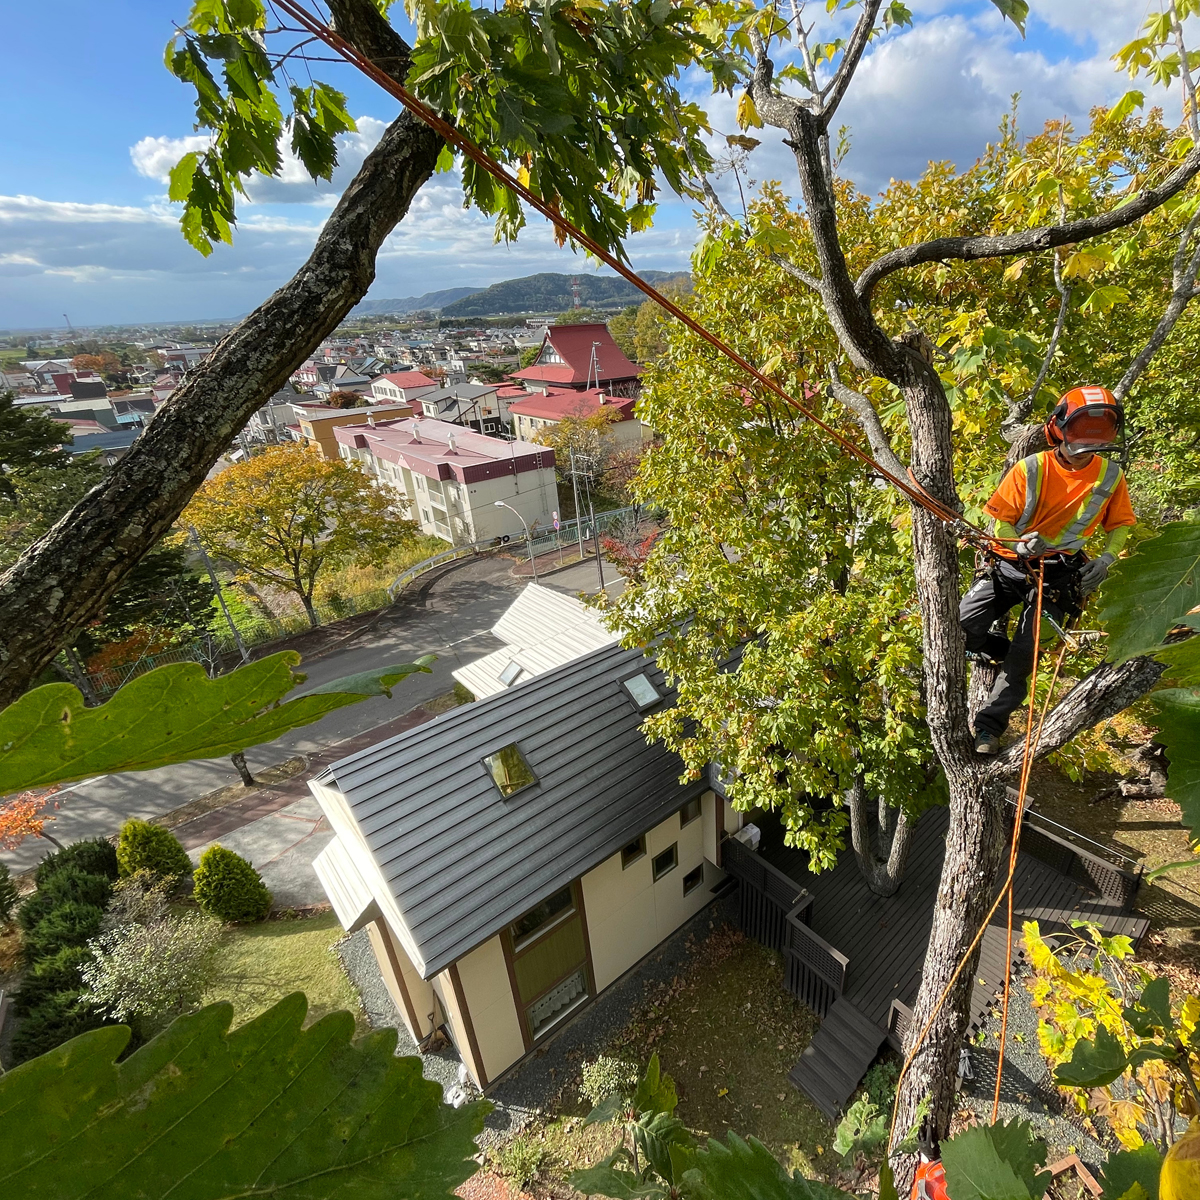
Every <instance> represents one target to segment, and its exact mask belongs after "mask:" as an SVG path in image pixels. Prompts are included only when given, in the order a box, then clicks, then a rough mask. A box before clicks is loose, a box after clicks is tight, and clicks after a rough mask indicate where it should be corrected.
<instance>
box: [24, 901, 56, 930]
mask: <svg viewBox="0 0 1200 1200" xmlns="http://www.w3.org/2000/svg"><path fill="white" fill-rule="evenodd" d="M59 903H60V901H58V900H55V898H54V897H53V896H51V895H50V893H49V892H34V893H33V895H32V896H26V897H25V899H24V901H23V902H22V904H21V907H20V908H19V909H17V924H18V925H20V927H21V928H22V929H23V930H25V932H26V933H28V932H29V931H30V930H31V929H32V928H33V927H34V926H35V925H37V924H38V922H39V921H44V920H45V919H46V918H47V917H48V916H49V915H50V914H51V913H52V912H53V911H54V910H55V909H56V908H57V907H58V905H59Z"/></svg>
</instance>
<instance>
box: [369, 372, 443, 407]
mask: <svg viewBox="0 0 1200 1200" xmlns="http://www.w3.org/2000/svg"><path fill="white" fill-rule="evenodd" d="M438 386H439V385H438V381H437V380H436V379H430V378H429V376H428V375H426V374H424V373H423V372H421V371H393V372H392V373H391V374H390V375H379V376H377V377H376V378H375V379H372V380H371V399H372V400H373V401H374V402H375V403H376V404H407V403H408V402H409V401H411V400H414V399H416V397H417V396H421V395H424V394H425V393H426V392H431V391H433V390H434V388H436V387H438Z"/></svg>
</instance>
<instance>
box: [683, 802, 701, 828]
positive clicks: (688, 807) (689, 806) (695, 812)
mask: <svg viewBox="0 0 1200 1200" xmlns="http://www.w3.org/2000/svg"><path fill="white" fill-rule="evenodd" d="M699 816H700V797H699V796H695V797H693V798H692V799H691V800H689V801H688V802H687V803H686V804H685V805H684V806H683V807H682V808H681V809H680V810H679V828H680V829H682V828H683V827H684V826H685V825H690V824H691V823H692V822H693V821H694V820H696V818H697V817H699Z"/></svg>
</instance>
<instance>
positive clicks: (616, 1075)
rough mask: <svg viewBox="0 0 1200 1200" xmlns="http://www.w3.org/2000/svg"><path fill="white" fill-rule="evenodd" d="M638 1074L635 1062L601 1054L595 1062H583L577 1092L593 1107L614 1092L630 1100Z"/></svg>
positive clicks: (635, 1088) (635, 1089) (635, 1087)
mask: <svg viewBox="0 0 1200 1200" xmlns="http://www.w3.org/2000/svg"><path fill="white" fill-rule="evenodd" d="M639 1074H640V1072H639V1071H638V1068H637V1065H636V1064H634V1063H629V1062H622V1061H621V1060H620V1059H618V1058H609V1057H608V1056H607V1055H604V1054H602V1055H600V1057H599V1058H598V1059H596V1061H595V1062H585V1063H584V1064H583V1068H582V1070H581V1072H580V1075H581V1081H580V1084H579V1094H580V1095H581V1096H582V1097H583V1098H584V1099H585V1100H586V1101H587V1102H588V1103H589V1104H590V1105H591V1106H592V1107H593V1108H595V1107H596V1105H597V1104H599V1103H600V1101H601V1100H607V1099H608V1098H609V1096H611V1095H613V1094H614V1093H615V1094H616V1095H618V1096H620V1097H621V1098H622V1099H623V1100H630V1099H632V1098H633V1093H634V1092H635V1091H637V1085H638V1077H639Z"/></svg>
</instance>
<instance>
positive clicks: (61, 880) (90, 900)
mask: <svg viewBox="0 0 1200 1200" xmlns="http://www.w3.org/2000/svg"><path fill="white" fill-rule="evenodd" d="M38 892H39V893H45V895H47V896H49V897H50V899H51V900H53V901H54V903H55V905H56V906H57V905H59V904H65V903H66V902H67V901H68V900H78V901H79V902H80V903H81V904H94V905H95V906H96V907H97V908H103V907H104V906H105V905H106V904H107V903H108V902H109V900H110V898H111V897H112V892H113V885H112V880H111V879H109V878H108V876H107V875H91V874H89V873H88V872H87V871H82V870H80V869H79V868H78V867H63V869H62V870H61V871H55V872H54V874H53V875H51V876H50V878H49V879H47V880H46V882H45V883H43V884H42V885H41V886H40V887H39V888H38Z"/></svg>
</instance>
